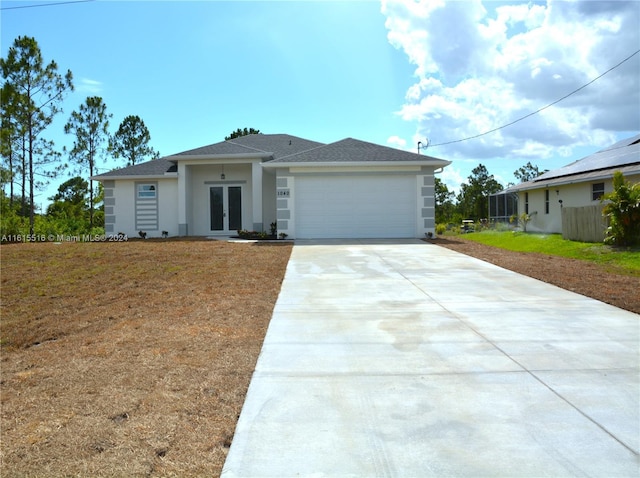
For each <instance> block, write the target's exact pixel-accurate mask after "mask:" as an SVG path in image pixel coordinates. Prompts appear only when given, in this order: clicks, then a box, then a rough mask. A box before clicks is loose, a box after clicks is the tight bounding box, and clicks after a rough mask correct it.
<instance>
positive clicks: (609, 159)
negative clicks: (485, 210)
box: [489, 134, 640, 233]
mask: <svg viewBox="0 0 640 478" xmlns="http://www.w3.org/2000/svg"><path fill="white" fill-rule="evenodd" d="M616 171H620V172H622V173H623V174H624V176H625V178H626V179H627V180H629V181H630V182H631V183H637V182H640V134H638V135H636V136H633V137H631V138H627V139H625V140H622V141H619V142H617V143H615V144H613V145H612V146H609V147H608V148H605V149H603V150H601V151H598V152H597V153H594V154H592V155H589V156H587V157H585V158H582V159H579V160H577V161H574V162H572V163H570V164H568V165H566V166H563V167H561V168H558V169H554V170H552V171H548V172H546V173H544V174H542V175H540V176H538V177H537V178H535V179H533V180H532V181H528V182H524V183H520V184H516V185H515V186H511V187H509V188H507V189H505V190H504V191H501V192H499V193H497V194H494V195H492V196H491V197H490V202H489V204H490V219H495V220H500V219H504V218H505V217H507V216H509V215H510V214H512V213H515V214H517V215H520V214H522V213H527V214H529V215H530V217H531V221H530V222H529V224H528V225H527V230H528V231H532V232H546V233H563V232H564V231H563V230H562V210H563V208H578V207H584V206H596V205H600V198H601V197H602V195H603V194H606V193H609V192H611V191H613V182H612V178H613V173H615V172H616Z"/></svg>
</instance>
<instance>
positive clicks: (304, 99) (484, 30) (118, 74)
mask: <svg viewBox="0 0 640 478" xmlns="http://www.w3.org/2000/svg"><path fill="white" fill-rule="evenodd" d="M67 2H73V3H67ZM15 7H20V8H15ZM0 8H1V9H2V10H0V15H1V17H0V22H1V36H0V53H1V55H2V57H6V55H7V52H8V49H9V47H10V46H11V45H12V44H13V41H14V40H15V39H16V38H17V37H18V36H31V37H34V38H35V39H36V41H37V42H38V44H39V46H40V49H41V51H42V54H43V57H44V60H45V62H47V63H48V62H49V61H51V60H55V61H56V63H57V64H58V68H59V70H60V71H61V72H63V73H64V72H66V71H67V70H71V71H72V73H73V77H74V84H75V91H73V92H71V93H69V94H68V95H67V96H66V97H65V100H64V102H63V105H62V107H63V110H64V111H63V113H61V114H60V115H58V117H57V118H56V120H55V121H54V123H53V124H52V125H51V126H50V127H49V128H48V129H47V130H46V132H45V133H43V135H44V137H46V138H47V139H51V140H53V141H54V142H55V144H56V147H57V148H58V149H59V150H62V147H63V146H66V147H67V148H68V149H70V148H71V147H72V146H73V136H71V135H65V134H64V131H63V129H64V124H65V123H66V122H67V120H68V119H69V116H70V114H71V112H72V111H74V110H78V109H79V107H80V105H81V104H82V103H84V101H85V99H86V98H87V97H88V96H100V97H102V99H103V101H104V103H105V104H106V106H107V111H108V112H109V113H111V114H112V115H113V117H112V118H111V119H110V128H109V129H110V132H111V133H115V131H116V130H117V128H118V126H119V124H120V123H121V122H122V120H123V119H124V118H125V117H126V116H128V115H137V116H139V117H140V118H142V120H143V121H144V122H145V124H146V126H147V128H148V129H149V131H150V133H151V142H150V144H151V146H152V147H154V148H155V149H156V150H158V151H159V152H160V153H161V155H169V154H173V153H178V152H181V151H185V150H188V149H193V148H196V147H200V146H204V145H207V144H212V143H216V142H218V141H222V140H224V137H225V136H227V135H228V134H229V133H230V132H232V131H233V130H235V129H237V128H244V127H248V128H249V127H250V128H256V129H259V130H260V131H261V132H263V133H287V134H291V135H294V136H300V137H303V138H307V139H311V140H315V141H321V142H325V143H329V142H334V141H338V140H341V139H344V138H347V137H352V138H356V139H360V140H364V141H370V142H373V143H377V144H381V145H387V146H392V147H396V148H400V149H405V150H408V151H414V152H417V144H418V142H421V143H422V145H423V149H422V150H421V154H427V155H429V156H433V157H437V158H442V159H447V160H451V161H452V164H451V165H450V166H448V167H447V168H445V169H444V171H443V172H442V173H441V174H440V178H441V179H442V180H443V182H445V184H447V186H448V187H449V189H450V190H453V191H456V192H457V191H458V190H459V188H460V184H461V183H463V182H467V181H468V177H469V175H470V174H471V171H472V170H473V169H474V168H475V167H476V166H478V165H479V164H483V165H484V166H485V167H486V168H487V170H488V171H489V173H490V174H493V175H494V177H495V178H496V179H497V180H498V181H499V182H500V183H501V184H503V185H504V186H506V185H507V184H508V183H513V182H516V179H515V177H514V176H513V172H514V171H516V170H517V169H518V168H519V167H521V166H523V165H525V164H526V163H527V162H531V163H532V164H533V165H536V166H538V168H539V169H540V170H545V169H555V168H558V167H561V166H563V165H566V164H568V163H570V162H572V161H574V160H576V159H579V158H582V157H584V156H587V155H589V154H591V153H593V152H595V151H597V150H599V149H602V148H604V147H606V146H608V145H610V144H612V143H614V142H616V141H618V140H620V139H624V138H627V137H630V136H633V135H635V134H637V133H638V132H640V53H638V50H640V2H639V1H636V0H631V1H624V0H614V1H598V0H582V1H555V0H547V1H524V2H523V1H518V0H505V1H486V0H485V1H482V0H457V1H450V0H418V1H416V0H398V1H390V0H382V1H373V0H371V1H366V0H365V1H350V2H349V1H277V2H276V1H233V2H231V1H227V2H225V1H206V0H203V1H152V0H148V1H143V0H140V1H130V0H120V1H118V0H109V1H107V0H93V1H83V2H74V0H47V1H38V0H21V1H6V0H2V1H0ZM634 53H635V54H634ZM625 59H627V60H626V61H624V62H623V60H625ZM621 62H623V63H622V64H621V65H620V66H617V67H615V68H614V69H613V70H611V71H610V72H608V73H607V74H606V75H604V76H602V77H601V78H600V79H598V80H596V81H594V82H593V83H591V84H589V85H588V86H585V85H587V84H588V83H589V82H591V81H592V80H594V79H595V78H597V77H598V76H600V75H601V74H603V73H605V72H606V71H608V70H610V69H611V68H613V67H614V66H616V65H618V64H619V63H621ZM583 86H585V87H584V88H582V89H580V90H579V91H577V92H576V93H574V94H571V95H570V93H572V92H574V91H575V90H577V89H579V88H581V87H583ZM566 95H570V96H568V97H567V98H566V99H564V100H562V101H560V102H558V103H557V104H555V105H553V106H550V107H548V108H545V107H546V106H548V105H550V104H551V103H554V102H556V101H557V100H559V99H560V98H563V97H564V96H566ZM541 108H544V109H543V110H542V111H541V112H539V113H536V114H532V115H530V114H531V113H533V112H535V111H537V110H539V109H541ZM527 115H530V116H528V117H527V118H525V119H523V120H522V121H517V122H515V123H514V124H512V125H510V126H506V127H504V128H502V127H503V126H505V125H508V124H509V123H512V122H514V121H516V120H518V119H520V118H522V117H524V116H527ZM494 129H497V131H494V132H492V133H490V134H483V133H485V132H487V131H490V130H494ZM479 135H481V136H479ZM474 136H478V137H476V138H473V139H468V140H466V138H470V137H474ZM443 143H447V144H443ZM426 144H428V145H429V146H428V147H427V148H426V149H424V145H426ZM121 166H124V160H122V159H121V160H114V159H113V158H107V159H106V160H105V161H99V163H98V168H99V172H105V171H108V170H110V169H113V168H114V167H121ZM70 171H71V170H70ZM85 176H86V173H85ZM67 178H68V176H65V177H63V178H59V179H55V180H54V181H53V182H52V184H51V186H50V187H49V188H48V189H47V190H46V191H42V192H40V193H39V196H38V197H37V198H36V204H42V205H44V204H45V203H48V200H47V198H48V197H49V196H52V195H53V194H54V193H55V191H56V189H57V186H58V185H59V184H61V183H62V182H63V181H64V180H66V179H67Z"/></svg>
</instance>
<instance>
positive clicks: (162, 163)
mask: <svg viewBox="0 0 640 478" xmlns="http://www.w3.org/2000/svg"><path fill="white" fill-rule="evenodd" d="M177 171H178V167H177V166H176V163H174V162H173V161H169V160H167V159H165V158H159V159H153V160H151V161H145V162H144V163H140V164H134V165H133V166H127V167H125V168H121V169H114V170H113V171H109V172H108V173H103V174H98V175H97V176H93V178H94V179H98V180H99V179H100V178H101V177H104V178H107V177H109V178H110V177H113V176H122V177H124V176H162V175H164V174H165V173H175V172H177Z"/></svg>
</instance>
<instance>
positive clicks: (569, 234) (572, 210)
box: [562, 204, 609, 242]
mask: <svg viewBox="0 0 640 478" xmlns="http://www.w3.org/2000/svg"><path fill="white" fill-rule="evenodd" d="M602 207H603V206H602V205H601V204H598V205H596V206H583V207H563V208H562V238H563V239H569V240H570V241H582V242H602V241H604V236H605V231H606V229H607V227H608V226H609V224H608V222H607V218H606V217H604V216H603V215H602Z"/></svg>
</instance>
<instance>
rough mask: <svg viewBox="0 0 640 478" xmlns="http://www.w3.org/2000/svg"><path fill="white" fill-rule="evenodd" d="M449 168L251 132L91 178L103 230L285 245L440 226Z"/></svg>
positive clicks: (356, 146) (405, 155)
mask: <svg viewBox="0 0 640 478" xmlns="http://www.w3.org/2000/svg"><path fill="white" fill-rule="evenodd" d="M449 164H450V161H446V160H443V159H438V158H433V157H429V156H425V155H419V154H415V153H410V152H407V151H401V150H398V149H395V148H390V147H386V146H380V145H377V144H373V143H368V142H365V141H359V140H356V139H352V138H347V139H343V140H341V141H337V142H335V143H330V144H323V143H319V142H316V141H310V140H307V139H303V138H299V137H296V136H291V135H287V134H253V135H248V136H242V137H239V138H236V139H233V140H230V141H222V142H220V143H215V144H211V145H208V146H203V147H200V148H196V149H192V150H189V151H184V152H182V153H178V154H174V155H171V156H166V157H163V158H160V159H157V160H153V161H148V162H145V163H141V164H136V165H134V166H129V167H126V168H123V169H116V170H113V171H110V172H108V173H104V174H100V175H98V176H94V177H93V179H94V180H97V181H100V182H101V183H102V185H103V187H104V208H105V232H106V233H107V234H116V233H118V232H122V233H125V234H127V235H130V236H136V235H137V234H138V231H144V232H146V233H147V237H160V236H161V235H162V232H163V231H166V232H167V233H168V234H169V235H170V236H214V237H215V236H228V235H235V234H236V231H237V230H239V229H245V230H255V231H267V232H269V229H270V224H271V223H273V222H277V225H278V233H285V234H287V235H288V238H291V239H301V238H310V239H315V238H412V237H424V235H425V233H428V232H431V233H433V232H434V229H435V214H434V207H435V197H434V174H435V173H436V172H437V171H439V170H441V168H444V167H445V166H447V165H449Z"/></svg>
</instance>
